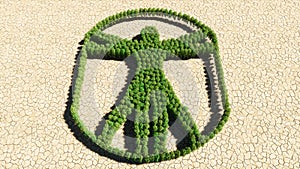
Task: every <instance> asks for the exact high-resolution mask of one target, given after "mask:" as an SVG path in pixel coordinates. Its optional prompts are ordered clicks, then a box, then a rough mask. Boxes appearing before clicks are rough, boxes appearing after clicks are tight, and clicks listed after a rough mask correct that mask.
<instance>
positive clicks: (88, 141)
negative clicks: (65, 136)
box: [63, 40, 139, 164]
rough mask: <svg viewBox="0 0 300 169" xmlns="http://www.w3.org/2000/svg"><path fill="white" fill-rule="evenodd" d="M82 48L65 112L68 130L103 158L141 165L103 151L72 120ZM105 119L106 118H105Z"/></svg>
mask: <svg viewBox="0 0 300 169" xmlns="http://www.w3.org/2000/svg"><path fill="white" fill-rule="evenodd" d="M78 44H79V45H83V40H82V41H80V42H79V43H78ZM81 48H82V46H80V47H78V48H77V49H78V51H77V54H76V56H75V61H76V62H77V63H76V64H75V65H74V66H73V71H72V72H73V73H72V76H71V78H72V81H71V85H70V86H69V90H68V92H69V93H68V99H67V102H66V110H65V112H64V115H63V117H64V120H65V122H66V123H67V125H68V128H69V129H70V130H71V132H72V133H73V135H74V137H75V138H76V139H77V140H78V141H80V142H81V143H82V144H83V145H84V146H85V147H87V148H88V149H90V150H91V151H93V152H95V153H97V154H99V155H101V156H105V157H107V158H110V159H113V160H115V161H117V162H124V163H129V164H139V163H137V162H134V161H133V160H129V159H126V158H125V157H122V156H118V155H115V154H112V153H110V152H108V151H107V150H104V149H102V148H101V147H99V146H98V145H97V144H96V143H94V142H93V141H92V140H91V139H90V138H89V137H88V136H86V135H85V134H84V133H83V132H82V131H81V130H80V128H79V127H78V126H77V125H76V124H75V121H74V119H73V118H72V115H71V111H70V108H71V105H72V99H73V96H72V94H73V90H74V82H75V80H76V78H77V76H78V65H79V64H78V62H79V58H80V52H81ZM104 118H105V117H104Z"/></svg>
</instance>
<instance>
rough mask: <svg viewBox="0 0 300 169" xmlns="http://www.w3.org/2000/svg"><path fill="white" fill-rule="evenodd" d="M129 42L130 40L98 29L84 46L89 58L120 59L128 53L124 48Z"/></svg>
mask: <svg viewBox="0 0 300 169" xmlns="http://www.w3.org/2000/svg"><path fill="white" fill-rule="evenodd" d="M129 43H132V41H131V40H128V39H122V38H121V37H119V36H116V35H110V34H106V33H103V32H102V31H99V32H97V33H95V34H93V35H92V36H91V37H90V41H89V42H88V43H87V45H86V46H87V51H88V56H89V57H90V58H97V59H102V58H104V59H117V60H122V59H124V58H125V57H126V56H127V55H128V54H129V53H128V51H127V50H126V49H127V48H126V44H129Z"/></svg>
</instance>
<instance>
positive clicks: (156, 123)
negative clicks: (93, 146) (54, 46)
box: [87, 26, 213, 156]
mask: <svg viewBox="0 0 300 169" xmlns="http://www.w3.org/2000/svg"><path fill="white" fill-rule="evenodd" d="M90 40H91V41H90V42H89V43H88V44H87V52H88V56H91V57H99V58H100V57H101V56H103V57H104V58H103V59H114V60H124V59H125V58H126V57H133V58H134V60H135V64H136V70H135V75H134V78H133V79H132V81H131V82H130V84H129V86H128V88H127V90H126V92H125V95H124V96H123V98H121V99H120V101H119V103H118V104H116V106H115V107H114V108H113V110H112V111H111V112H109V113H108V114H107V116H106V120H105V124H104V126H103V129H102V131H101V133H100V134H99V135H98V141H99V142H101V143H102V144H106V145H110V144H111V141H112V139H113V136H114V135H115V134H116V132H117V130H118V129H119V128H120V127H121V126H122V125H124V123H125V122H126V121H128V120H130V121H131V122H132V123H133V128H132V132H133V133H134V135H133V136H132V137H134V138H135V139H134V140H135V143H134V145H135V146H134V149H133V150H131V151H132V153H136V154H139V155H142V156H148V155H151V154H159V153H163V152H166V151H167V148H166V143H167V130H168V128H169V127H170V126H171V125H173V124H174V123H175V122H176V123H177V124H178V125H179V126H181V128H182V130H181V131H180V132H181V135H184V137H183V138H182V139H181V140H180V142H178V144H177V148H178V149H183V148H185V147H187V146H188V147H191V149H196V148H197V147H199V144H201V134H200V133H199V131H198V128H197V125H196V124H195V122H194V120H193V118H192V116H191V115H190V113H189V112H188V109H187V107H185V106H184V105H182V103H181V102H180V100H179V99H178V97H177V96H176V94H175V93H174V91H173V88H172V86H171V84H170V83H169V81H168V79H167V78H166V77H165V74H164V72H163V69H162V68H163V62H164V61H165V60H170V59H174V58H175V57H179V58H181V59H189V58H197V57H198V56H199V55H209V54H210V53H212V52H213V45H212V44H211V43H209V42H208V41H207V40H206V36H205V34H204V33H202V32H201V31H195V32H192V33H191V34H187V35H183V36H181V37H179V38H177V39H174V38H172V39H168V40H162V41H160V40H159V34H158V31H157V30H156V28H155V27H152V26H147V27H145V28H143V29H142V30H141V33H140V35H138V36H137V37H135V38H134V39H132V40H128V39H121V38H120V37H117V36H115V35H108V34H104V33H103V32H101V31H100V32H98V33H97V34H94V35H93V36H92V37H91V38H90ZM183 80H184V79H183ZM132 115H133V116H134V120H133V119H132V118H128V117H129V116H132ZM174 132H175V133H174ZM176 132H177V131H173V135H178V133H176ZM178 132H179V131H178Z"/></svg>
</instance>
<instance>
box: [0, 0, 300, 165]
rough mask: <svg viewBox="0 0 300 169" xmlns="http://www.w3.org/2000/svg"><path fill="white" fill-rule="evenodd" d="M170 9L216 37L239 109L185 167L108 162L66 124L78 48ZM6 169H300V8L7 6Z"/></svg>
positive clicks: (0, 6)
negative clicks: (131, 12)
mask: <svg viewBox="0 0 300 169" xmlns="http://www.w3.org/2000/svg"><path fill="white" fill-rule="evenodd" d="M139 7H161V8H170V9H173V10H175V11H178V12H179V11H181V12H184V13H187V14H189V15H191V16H194V17H196V18H197V19H198V20H200V21H202V22H203V23H205V24H206V25H208V26H209V27H211V28H212V29H213V30H214V31H215V32H216V34H217V37H218V40H219V47H220V55H221V59H222V63H223V69H224V74H225V82H226V85H227V89H228V93H229V100H230V103H231V108H232V112H231V116H230V118H229V121H228V123H227V124H226V125H225V127H224V128H223V130H222V132H221V133H219V134H218V135H217V136H216V137H215V138H214V139H213V140H211V141H210V142H209V143H208V144H206V145H205V146H204V147H202V148H200V149H198V150H196V151H195V152H193V153H191V154H189V155H186V156H184V157H180V158H178V159H176V160H170V161H165V162H161V163H153V164H143V165H138V166H136V165H131V164H126V163H118V162H116V161H113V160H111V159H109V158H106V157H103V156H99V155H98V154H97V153H95V152H93V151H91V150H90V149H88V148H86V147H85V146H84V145H83V144H82V143H81V142H80V141H78V140H77V139H76V138H75V137H74V136H73V133H72V132H71V131H70V129H69V128H68V125H67V123H66V122H65V120H64V113H65V110H66V102H67V100H68V93H69V91H68V90H69V86H70V84H71V76H72V69H73V66H74V61H75V55H76V52H77V47H78V42H79V41H81V40H82V39H83V36H84V34H85V33H86V32H87V31H88V30H89V29H91V28H92V27H93V26H94V25H95V24H96V23H97V22H98V21H101V20H102V19H104V18H105V17H107V16H110V15H113V14H115V13H117V12H120V11H123V10H127V9H132V8H139ZM0 13H1V14H0V16H1V19H0V25H1V26H0V32H1V33H0V35H1V41H0V46H1V48H0V53H1V54H0V57H1V58H0V104H1V106H0V137H1V139H0V168H300V164H299V161H300V153H299V152H300V136H299V135H300V132H299V129H298V128H299V126H300V87H299V84H300V66H299V61H300V48H299V45H300V35H299V30H300V27H299V25H300V19H299V16H300V4H299V2H298V1H297V0H294V1H280V0H273V1H267V0H265V1H252V2H246V1H237V0H226V1H178V2H174V1H172V2H166V1H163V2H161V1H156V0H152V1H148V0H147V1H136V2H127V1H118V2H117V1H116V2H115V3H111V2H110V1H88V2H86V1H77V2H74V1H68V0H64V1H52V2H51V3H50V2H46V1H27V0H24V1H21V2H20V1H1V2H0Z"/></svg>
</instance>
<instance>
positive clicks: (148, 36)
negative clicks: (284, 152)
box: [141, 26, 159, 42]
mask: <svg viewBox="0 0 300 169" xmlns="http://www.w3.org/2000/svg"><path fill="white" fill-rule="evenodd" d="M141 37H142V40H143V41H151V42H155V41H156V42H158V41H159V33H158V31H157V29H156V28H155V27H154V26H146V27H145V28H143V29H142V30H141Z"/></svg>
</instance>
